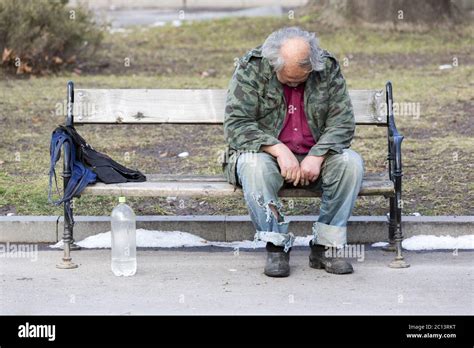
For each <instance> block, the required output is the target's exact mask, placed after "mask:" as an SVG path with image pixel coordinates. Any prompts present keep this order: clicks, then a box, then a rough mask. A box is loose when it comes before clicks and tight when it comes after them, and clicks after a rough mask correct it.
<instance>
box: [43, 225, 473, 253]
mask: <svg viewBox="0 0 474 348" xmlns="http://www.w3.org/2000/svg"><path fill="white" fill-rule="evenodd" d="M312 238H313V236H312V235H309V236H306V237H296V238H295V242H294V246H308V243H309V241H310V240H311V239H312ZM77 244H78V245H79V246H80V247H82V248H85V249H105V248H109V249H110V244H111V232H110V231H108V232H104V233H99V234H96V235H93V236H89V237H87V238H85V239H84V240H81V241H80V242H77ZM265 244H266V243H265V242H263V241H256V242H255V241H251V240H244V241H235V242H213V241H207V240H205V239H203V238H201V237H199V236H196V235H194V234H191V233H188V232H181V231H154V230H145V229H142V228H140V229H137V247H142V248H180V247H202V246H215V247H222V248H233V249H257V248H265ZM387 244H388V243H386V242H378V243H373V244H372V247H383V246H386V245H387ZM402 246H403V248H404V249H406V250H437V249H474V235H466V236H459V237H452V236H432V235H418V236H413V237H410V238H407V239H405V240H404V241H403V243H402ZM50 247H51V248H62V247H63V241H62V240H61V241H59V242H58V243H56V244H54V245H50Z"/></svg>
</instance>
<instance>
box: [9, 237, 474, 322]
mask: <svg viewBox="0 0 474 348" xmlns="http://www.w3.org/2000/svg"><path fill="white" fill-rule="evenodd" d="M366 248H368V247H367V246H366ZM61 254H62V251H58V250H55V251H50V250H44V248H43V249H41V248H40V250H39V251H38V252H37V257H36V258H37V260H36V261H34V262H32V260H33V259H28V258H12V257H5V258H2V260H1V261H0V282H1V283H0V284H1V285H0V298H1V301H0V314H474V305H473V297H472V294H473V293H474V291H473V284H474V283H473V276H472V274H473V270H474V269H473V266H474V261H473V260H474V259H473V256H474V253H473V252H469V251H459V252H458V254H457V255H454V254H453V253H452V252H448V251H444V252H407V253H406V256H407V260H408V261H409V262H410V263H411V267H410V268H407V269H391V268H388V267H387V264H388V263H389V261H390V260H391V258H392V254H389V253H387V252H384V251H381V250H378V249H370V248H369V249H368V250H367V249H366V250H365V254H364V261H363V262H357V261H356V260H354V262H353V264H354V267H355V273H354V274H352V275H345V276H341V275H331V274H328V273H326V272H324V271H321V270H313V269H310V268H309V267H308V264H307V254H308V250H306V248H299V249H297V250H293V251H292V256H291V265H292V275H291V276H290V277H289V278H284V279H272V278H267V277H266V276H265V275H263V273H262V268H263V262H264V257H265V253H264V252H263V251H262V250H258V249H257V250H251V251H242V250H241V251H240V253H238V254H234V251H233V250H229V249H224V250H223V249H221V248H215V247H213V248H194V249H179V250H169V249H166V250H163V249H162V250H149V249H146V250H139V251H138V272H137V274H136V275H135V276H133V277H130V278H119V277H115V276H114V275H113V274H112V272H111V271H110V250H81V251H77V252H74V253H73V257H74V260H75V261H76V262H77V263H79V264H80V267H79V268H77V269H75V270H59V269H56V268H55V264H56V262H57V261H58V260H59V259H60V256H61Z"/></svg>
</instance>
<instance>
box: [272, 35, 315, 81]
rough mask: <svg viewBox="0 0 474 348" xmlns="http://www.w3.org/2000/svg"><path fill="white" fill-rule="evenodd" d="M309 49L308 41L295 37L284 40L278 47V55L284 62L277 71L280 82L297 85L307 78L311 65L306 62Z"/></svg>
mask: <svg viewBox="0 0 474 348" xmlns="http://www.w3.org/2000/svg"><path fill="white" fill-rule="evenodd" d="M310 53H311V49H310V46H309V43H308V42H306V41H305V40H303V39H302V38H299V37H296V38H291V39H288V40H286V41H284V42H283V43H282V45H281V48H280V55H281V57H282V58H283V61H284V62H285V63H284V65H283V67H282V68H281V69H280V71H278V72H277V76H278V79H279V80H280V82H281V83H286V84H288V85H290V86H291V85H298V84H300V83H302V82H304V81H306V79H307V78H308V75H309V73H310V72H311V70H312V69H311V66H310V65H309V64H308V62H309V56H310Z"/></svg>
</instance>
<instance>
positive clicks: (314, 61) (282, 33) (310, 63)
mask: <svg viewBox="0 0 474 348" xmlns="http://www.w3.org/2000/svg"><path fill="white" fill-rule="evenodd" d="M292 38H301V39H303V40H305V41H306V42H307V43H308V44H309V47H310V54H309V57H308V58H307V59H305V60H303V61H301V62H299V64H300V66H301V67H306V68H308V70H316V71H319V70H323V69H324V63H323V60H322V50H321V48H320V47H319V42H318V39H317V38H316V35H315V34H314V33H310V32H308V31H305V30H303V29H301V28H299V27H286V28H282V29H279V30H277V31H274V32H273V33H271V34H270V35H269V36H268V37H267V39H266V40H265V42H264V43H263V46H262V55H263V56H264V57H265V58H266V59H267V60H268V61H269V62H270V65H271V66H272V67H273V68H274V69H275V70H276V71H280V70H281V69H283V66H284V65H285V61H284V60H283V57H282V56H281V53H280V49H281V46H282V45H283V43H284V42H285V41H286V40H288V39H292Z"/></svg>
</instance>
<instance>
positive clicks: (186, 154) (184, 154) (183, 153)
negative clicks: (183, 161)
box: [178, 152, 189, 158]
mask: <svg viewBox="0 0 474 348" xmlns="http://www.w3.org/2000/svg"><path fill="white" fill-rule="evenodd" d="M188 156H189V152H181V153H180V154H179V155H178V157H181V158H185V157H188Z"/></svg>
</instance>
